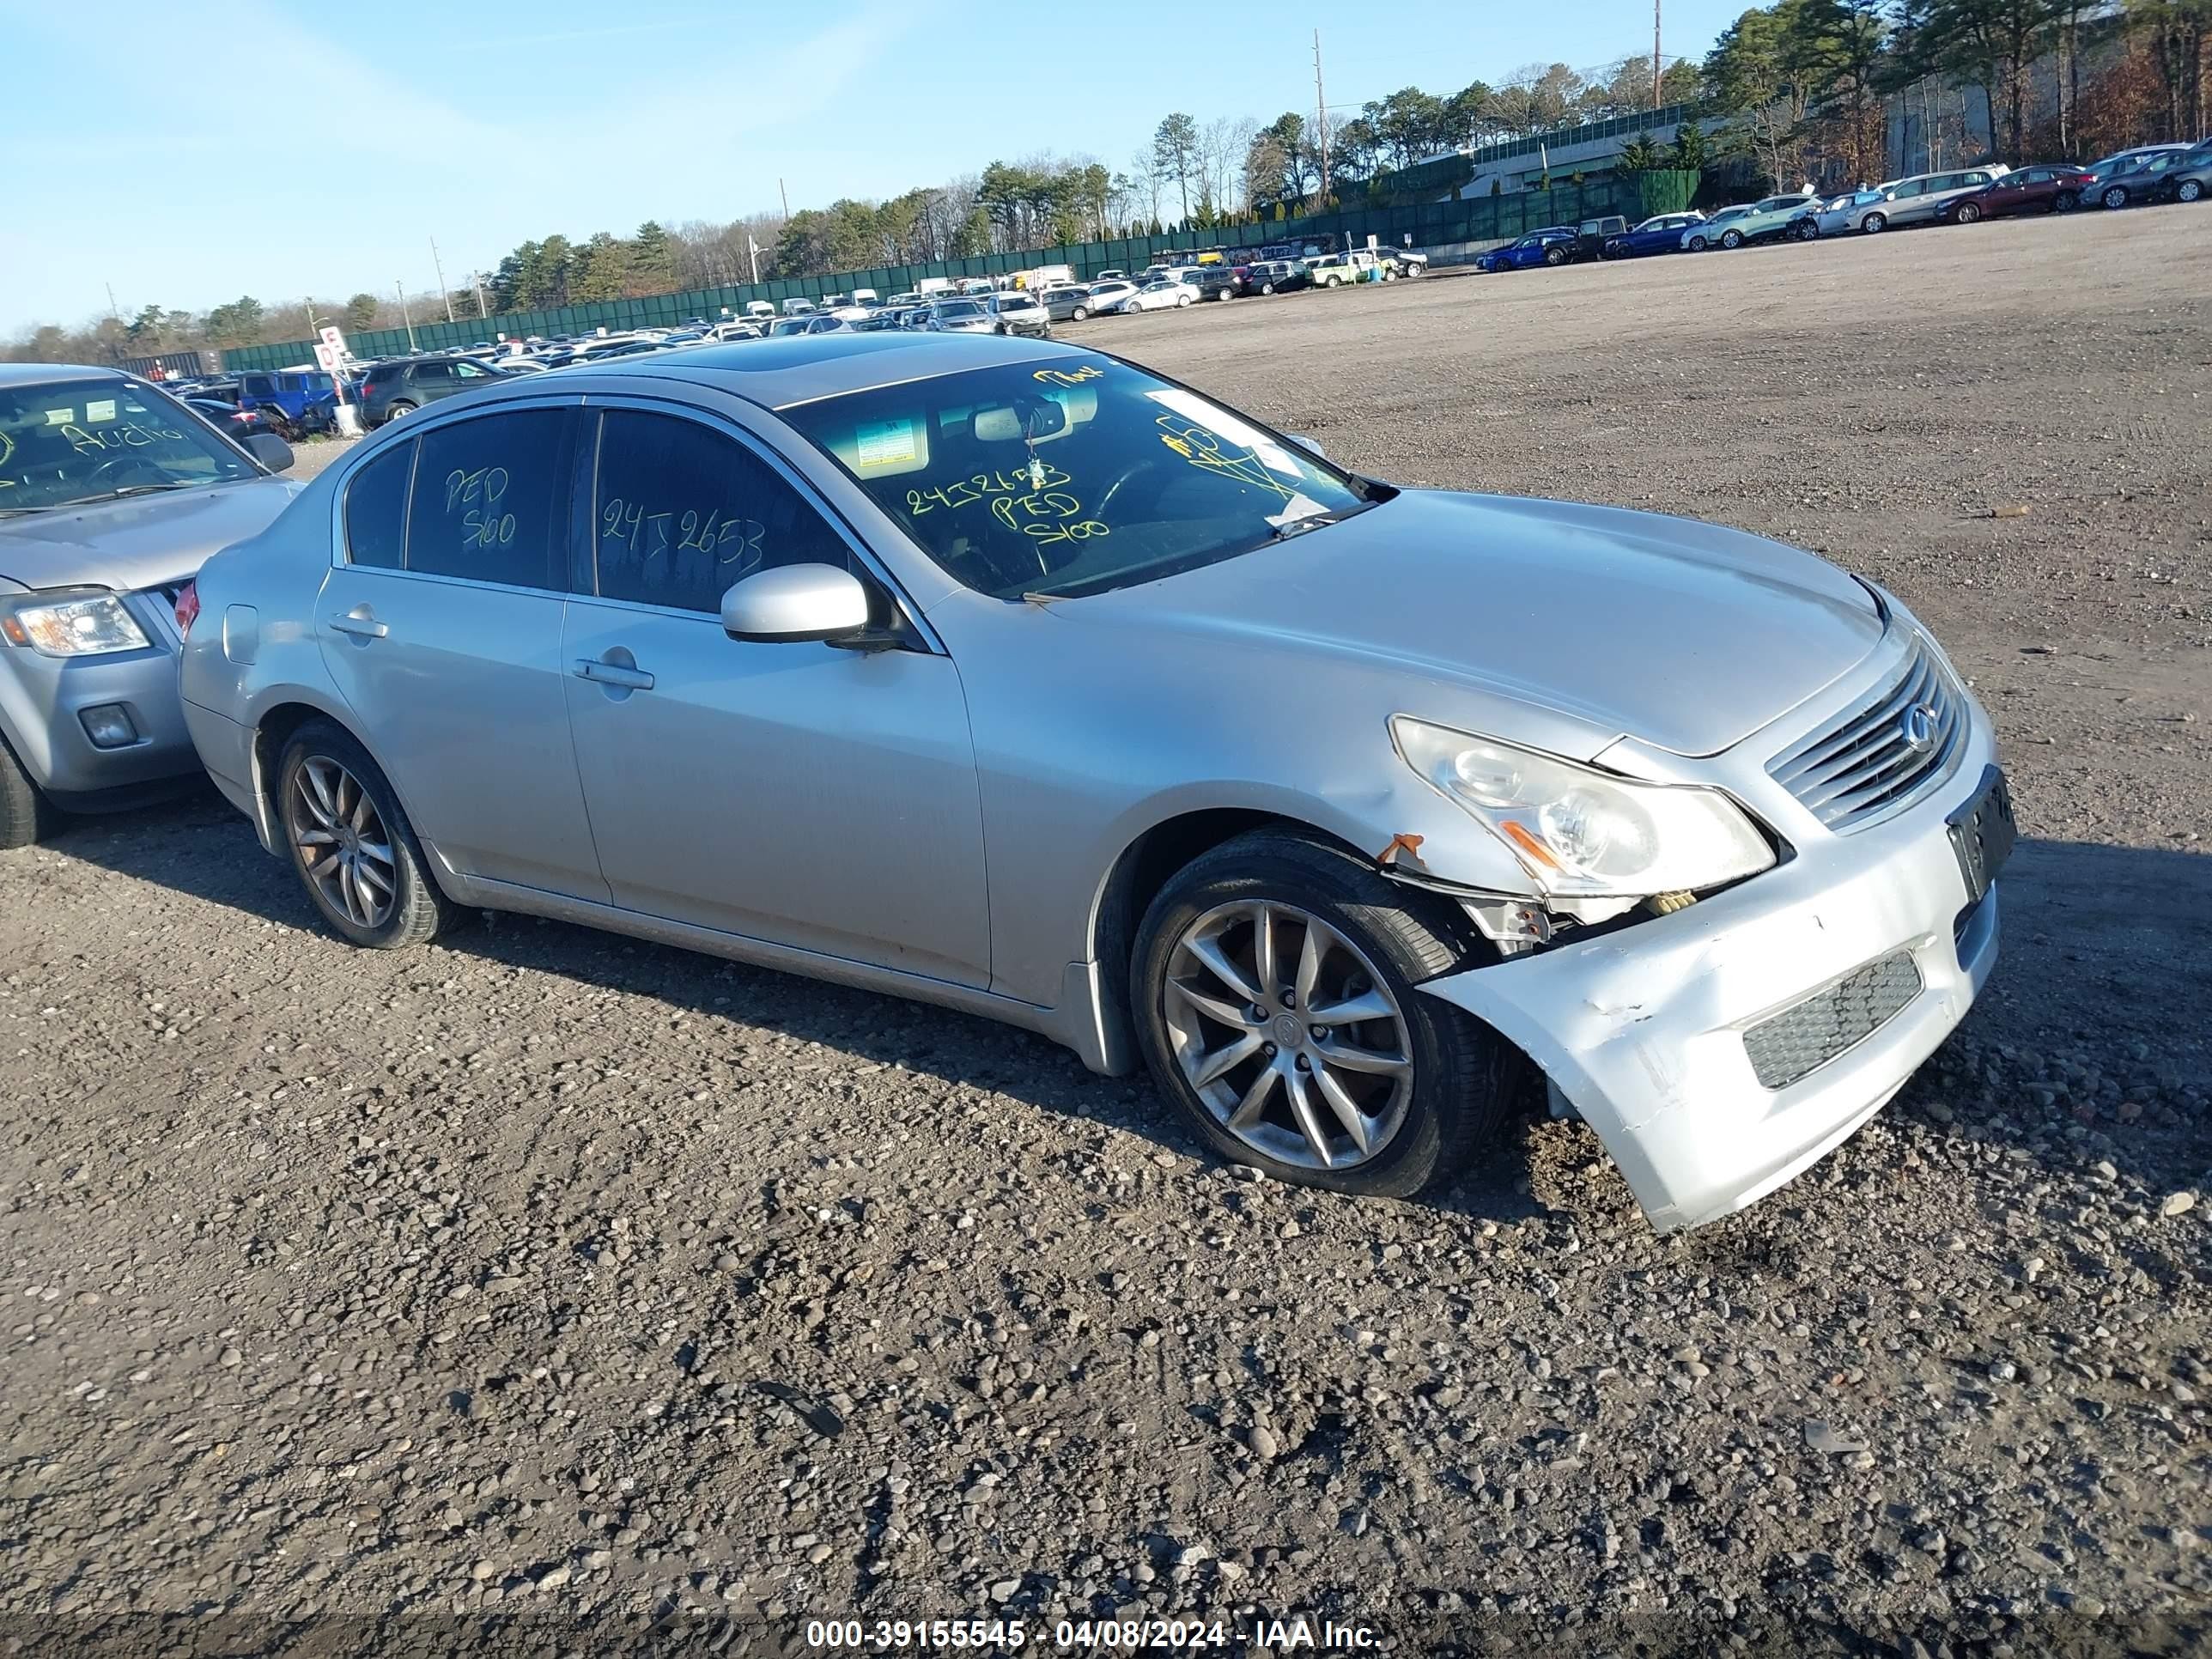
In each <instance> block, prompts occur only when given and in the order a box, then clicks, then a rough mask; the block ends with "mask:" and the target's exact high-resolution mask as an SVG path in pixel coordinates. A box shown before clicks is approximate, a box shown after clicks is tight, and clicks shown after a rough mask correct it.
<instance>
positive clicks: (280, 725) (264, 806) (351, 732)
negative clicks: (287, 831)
mask: <svg viewBox="0 0 2212 1659" xmlns="http://www.w3.org/2000/svg"><path fill="white" fill-rule="evenodd" d="M311 720H328V721H329V722H330V723H331V725H332V726H336V727H337V729H338V730H339V731H341V732H344V733H345V734H346V736H347V737H348V738H351V739H352V740H353V741H354V742H355V743H357V744H360V745H361V747H362V750H363V751H364V752H365V753H366V754H367V755H368V757H369V759H371V760H373V761H374V762H375V763H376V769H377V770H378V771H380V772H381V773H383V774H384V781H385V783H386V786H387V787H390V789H391V791H392V793H393V794H395V795H397V796H398V798H399V810H400V811H403V812H404V813H405V814H406V815H407V821H408V823H410V825H412V826H413V827H414V829H415V834H416V839H418V840H419V841H421V842H422V850H423V852H424V853H426V854H428V860H426V861H427V863H428V866H429V869H430V874H431V877H432V878H433V879H434V880H435V881H436V882H437V884H438V885H439V887H440V889H441V890H446V886H447V884H446V875H447V871H446V867H445V859H444V857H443V856H442V855H441V854H440V853H439V851H438V849H437V847H436V846H435V843H433V842H431V840H430V839H429V837H428V836H425V835H423V833H422V825H421V823H420V822H419V821H418V820H417V819H416V817H415V806H414V803H413V802H411V801H410V800H409V799H408V798H407V791H406V790H405V789H404V787H402V786H401V784H400V781H399V780H398V777H396V776H395V775H393V774H392V768H391V767H390V766H389V765H387V764H386V762H385V758H384V757H383V756H382V755H381V754H380V753H379V752H378V751H377V747H376V745H375V744H373V743H371V742H370V741H369V740H368V738H367V737H365V736H364V735H362V730H361V727H360V726H358V725H356V723H355V722H354V720H353V718H352V716H351V714H349V711H348V710H347V709H346V708H345V707H344V705H343V704H342V703H334V702H331V701H330V700H329V699H327V698H325V697H323V696H319V694H317V693H315V692H313V691H312V690H308V689H307V688H306V687H304V686H296V687H288V688H286V690H284V691H283V692H281V693H279V694H277V695H276V696H274V697H273V698H272V699H271V701H270V702H269V704H268V705H267V707H265V708H263V709H262V710H261V711H260V712H259V714H257V715H256V717H255V719H254V722H253V739H252V742H253V800H254V805H255V807H256V808H257V809H258V810H257V814H256V817H255V822H254V828H255V829H258V830H259V831H260V833H261V844H262V845H263V846H264V847H265V848H268V849H269V850H270V852H272V853H278V852H282V851H283V839H282V836H283V821H282V817H281V815H280V814H279V812H278V811H277V804H276V772H277V767H278V764H279V763H281V762H282V761H283V758H284V747H285V745H286V744H289V743H290V742H291V741H292V738H293V735H294V734H295V732H298V731H299V730H300V728H301V726H305V725H307V723H308V722H309V721H311ZM452 896H453V895H452V893H451V892H450V890H447V897H449V898H450V897H452Z"/></svg>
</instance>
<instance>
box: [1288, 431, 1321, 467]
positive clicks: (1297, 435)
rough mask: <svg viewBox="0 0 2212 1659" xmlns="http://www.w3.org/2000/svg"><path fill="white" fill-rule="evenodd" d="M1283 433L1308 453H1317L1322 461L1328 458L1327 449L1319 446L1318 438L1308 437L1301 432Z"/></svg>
mask: <svg viewBox="0 0 2212 1659" xmlns="http://www.w3.org/2000/svg"><path fill="white" fill-rule="evenodd" d="M1284 436H1285V437H1286V438H1288V439H1289V440H1290V441H1291V442H1292V443H1294V444H1296V445H1297V447H1299V448H1300V449H1303V450H1305V451H1307V452H1308V453H1310V454H1315V455H1318V456H1320V457H1321V458H1322V459H1323V460H1324V461H1325V460H1327V459H1328V451H1327V450H1326V449H1323V448H1322V447H1321V440H1320V439H1318V438H1310V437H1308V436H1307V435H1305V434H1304V433H1303V432H1286V433H1285V434H1284Z"/></svg>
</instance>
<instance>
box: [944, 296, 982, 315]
mask: <svg viewBox="0 0 2212 1659" xmlns="http://www.w3.org/2000/svg"><path fill="white" fill-rule="evenodd" d="M937 314H938V315H939V317H981V315H982V314H983V307H981V306H980V305H978V304H977V303H976V302H975V301H973V300H954V301H951V302H950V303H949V304H945V305H941V306H939V307H937Z"/></svg>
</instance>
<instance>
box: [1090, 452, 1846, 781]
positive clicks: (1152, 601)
mask: <svg viewBox="0 0 2212 1659" xmlns="http://www.w3.org/2000/svg"><path fill="white" fill-rule="evenodd" d="M1073 609H1075V610H1077V611H1081V612H1084V613H1087V614H1088V615H1090V616H1091V617H1095V618H1096V620H1097V621H1098V622H1100V623H1104V624H1107V625H1109V626H1129V627H1144V628H1161V629H1174V630H1181V631H1184V632H1187V633H1188V634H1191V635H1217V636H1221V637H1223V638H1224V639H1225V640H1227V639H1231V638H1235V639H1238V640H1241V641H1244V642H1246V643H1253V642H1261V643H1266V644H1268V645H1271V646H1273V647H1275V648H1276V649H1277V650H1278V651H1279V652H1283V653H1289V654H1291V655H1296V656H1303V657H1307V658H1310V659H1334V662H1335V663H1336V664H1338V665H1342V666H1345V667H1347V668H1359V667H1364V668H1366V669H1369V670H1379V671H1395V672H1396V673H1398V674H1400V675H1401V676H1403V677H1404V678H1405V679H1406V682H1407V684H1406V687H1405V690H1404V693H1403V695H1402V696H1401V697H1400V698H1399V701H1400V702H1401V707H1402V708H1404V709H1405V710H1406V711H1407V712H1409V713H1414V714H1419V713H1422V712H1424V709H1423V700H1422V697H1421V695H1420V682H1422V681H1424V680H1428V679H1436V680H1442V681H1445V682H1448V683H1455V684H1459V685H1461V686H1463V687H1466V688H1468V689H1470V690H1476V691H1479V692H1483V693H1487V694H1489V695H1491V696H1495V697H1502V698H1504V699H1508V700H1510V701H1511V702H1516V703H1521V704H1534V705H1535V706H1537V707H1539V708H1543V709H1545V710H1547V711H1551V712H1553V713H1555V714H1565V715H1567V716H1569V717H1571V719H1573V720H1577V721H1578V722H1580V723H1581V724H1582V725H1583V726H1586V727H1587V728H1589V737H1590V739H1591V741H1590V744H1589V748H1588V750H1587V751H1586V752H1587V755H1595V754H1596V753H1597V752H1598V751H1599V750H1601V749H1603V748H1604V747H1605V746H1606V745H1607V744H1609V743H1610V742H1611V741H1613V739H1614V738H1619V737H1622V736H1631V737H1636V738H1642V739H1643V740H1644V741H1645V742H1646V743H1650V744H1656V745H1658V746H1660V747H1662V748H1665V749H1668V750H1674V752H1676V753H1678V754H1683V755H1710V754H1715V753H1717V752H1718V751H1720V750H1723V749H1726V748H1728V747H1729V746H1730V745H1731V744H1735V743H1736V742H1737V741H1739V740H1740V739H1741V738H1744V737H1746V736H1747V735H1748V734H1749V733H1751V732H1754V731H1756V730H1758V729H1759V727H1760V726H1764V725H1765V724H1766V723H1767V722H1768V721H1770V720H1773V719H1775V718H1776V717H1777V716H1778V715H1779V714H1784V713H1785V712H1786V711H1787V710H1789V709H1790V708H1794V707H1795V706H1796V704H1798V703H1800V702H1803V701H1804V700H1805V699H1806V698H1807V697H1809V696H1812V695H1813V694H1814V693H1815V692H1817V691H1818V690H1820V688H1821V687H1823V686H1825V685H1826V684H1829V683H1830V682H1832V681H1833V680H1834V679H1836V678H1838V676H1839V675H1842V674H1844V672H1846V671H1849V670H1850V668H1851V667H1852V666H1853V665H1856V664H1857V663H1858V662H1860V661H1862V660H1863V659H1864V658H1865V657H1866V655H1867V653H1869V651H1871V650H1872V649H1873V648H1874V647H1875V643H1876V641H1879V640H1880V639H1881V635H1882V631H1883V629H1884V627H1885V625H1886V624H1885V622H1884V618H1883V617H1882V614H1881V610H1880V608H1879V607H1878V606H1877V605H1876V604H1875V599H1874V597H1873V595H1872V594H1871V593H1870V592H1869V591H1868V590H1867V589H1866V588H1865V587H1864V586H1862V585H1861V584H1860V583H1858V582H1857V580H1854V579H1853V578H1851V577H1850V576H1849V575H1848V574H1845V573H1844V572H1843V571H1841V570H1839V569H1838V568H1836V567H1834V566H1833V565H1831V564H1828V563H1826V562H1823V561H1822V560H1820V559H1817V558H1815V557H1814V556H1812V555H1811V554H1809V553H1804V552H1801V551H1799V550H1797V549H1796V548H1791V547H1785V546H1783V545H1782V544H1779V543H1776V542H1770V541H1766V540H1765V539H1763V538H1759V537H1756V536H1752V535H1748V534H1746V533H1745V532H1741V531H1737V530H1730V529H1728V528H1725V527H1724V526H1719V525H1711V524H1705V523H1700V522H1699V521H1697V520H1688V519H1672V518H1664V517H1661V516H1659V515H1658V514H1656V513H1632V512H1627V511H1624V510H1622V509H1620V508H1615V507H1585V506H1579V505H1575V504H1571V503H1566V502H1554V501H1530V500H1522V499H1519V498H1516V497H1511V496H1498V495H1460V494H1452V493H1446V492H1443V491H1432V490H1407V491H1404V492H1401V494H1400V495H1397V496H1396V497H1395V498H1394V499H1393V500H1390V501H1386V502H1383V503H1382V504H1380V505H1378V506H1376V507H1372V508H1370V509H1369V510H1367V511H1365V512H1363V513H1357V514H1355V515H1354V516H1353V517H1352V518H1350V519H1347V520H1344V521H1343V522H1341V523H1339V524H1334V525H1330V526H1325V527H1323V528H1321V529H1318V530H1313V531H1309V532H1305V533H1304V534H1303V535H1299V536H1297V537H1294V538H1291V540H1289V541H1286V542H1284V543H1282V544H1279V545H1274V546H1270V547H1266V548H1262V549H1261V550H1257V551H1255V552H1253V553H1251V554H1249V555H1246V556H1243V557H1241V558H1233V559H1226V560H1224V561H1222V562H1218V563H1216V564H1212V565H1208V566H1206V567H1204V568H1200V569H1198V570H1193V571H1188V572H1185V573H1183V574H1179V575H1176V576H1170V577H1166V578H1164V579H1162V580H1158V581H1153V582H1146V583H1143V584H1140V585H1139V586H1133V587H1127V588H1121V589H1119V590H1116V591H1114V592H1109V593H1104V594H1101V595H1098V596H1097V597H1096V598H1094V599H1084V600H1079V601H1076V602H1074V605H1073ZM1328 665H1329V664H1328V662H1327V661H1322V660H1316V661H1313V662H1312V663H1311V664H1310V670H1311V671H1314V672H1325V671H1327V670H1328ZM1285 667H1286V669H1288V670H1289V671H1297V667H1296V665H1292V664H1285ZM1397 695H1398V694H1395V693H1393V696H1397ZM1491 735H1494V736H1498V737H1505V738H1510V737H1511V736H1512V735H1513V734H1512V733H1511V732H1492V734H1491Z"/></svg>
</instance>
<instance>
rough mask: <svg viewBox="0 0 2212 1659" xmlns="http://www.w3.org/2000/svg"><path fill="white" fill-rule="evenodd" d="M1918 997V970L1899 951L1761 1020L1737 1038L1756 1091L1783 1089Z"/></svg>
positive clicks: (1908, 954) (1906, 953) (1869, 1033)
mask: <svg viewBox="0 0 2212 1659" xmlns="http://www.w3.org/2000/svg"><path fill="white" fill-rule="evenodd" d="M1919 994H1920V965H1919V964H1918V963H1916V962H1914V961H1913V959H1912V953H1911V951H1898V952H1896V953H1895V954H1894V955H1893V956H1887V957H1883V958H1882V959H1881V961H1879V962H1870V963H1867V965H1866V966H1865V967H1863V968H1862V969H1859V970H1858V971H1857V973H1855V974H1853V975H1850V977H1848V978H1846V979H1842V980H1838V981H1837V982H1836V983H1835V984H1833V985H1831V986H1830V987H1828V988H1827V989H1826V990H1825V991H1823V992H1821V993H1820V994H1819V995H1818V996H1814V997H1808V998H1807V999H1806V1000H1804V1001H1802V1002H1801V1003H1799V1004H1798V1005H1797V1006H1796V1007H1794V1008H1785V1009H1784V1010H1783V1011H1782V1012H1780V1013H1778V1014H1777V1015H1775V1016H1774V1017H1773V1018H1771V1019H1765V1020H1761V1021H1760V1022H1759V1024H1756V1025H1754V1026H1753V1027H1752V1028H1751V1029H1750V1030H1747V1031H1746V1032H1745V1033H1744V1034H1743V1051H1744V1053H1745V1054H1748V1055H1750V1056H1751V1069H1752V1071H1753V1073H1754V1074H1755V1075H1756V1076H1757V1077H1758V1079H1759V1087H1761V1088H1762V1089H1786V1088H1788V1087H1789V1086H1790V1085H1791V1084H1793V1083H1796V1082H1797V1081H1798V1080H1799V1079H1802V1078H1805V1077H1808V1076H1810V1075H1811V1074H1812V1073H1814V1072H1816V1071H1818V1070H1820V1067H1821V1066H1826V1064H1827V1063H1828V1062H1829V1061H1830V1060H1833V1059H1835V1057H1836V1056H1837V1055H1838V1054H1842V1053H1843V1052H1844V1050H1845V1049H1847V1048H1851V1047H1852V1046H1854V1045H1855V1044H1857V1043H1859V1042H1864V1041H1865V1040H1866V1039H1867V1038H1868V1037H1870V1036H1873V1035H1874V1034H1875V1032H1876V1031H1879V1030H1881V1028H1882V1027H1883V1026H1885V1025H1887V1024H1889V1022H1890V1021H1891V1020H1893V1019H1894V1018H1897V1016H1898V1015H1899V1013H1900V1012H1903V1011H1904V1009H1905V1005H1906V1004H1907V1003H1909V1002H1911V1000H1912V999H1913V998H1915V997H1917V996H1918V995H1919Z"/></svg>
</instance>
